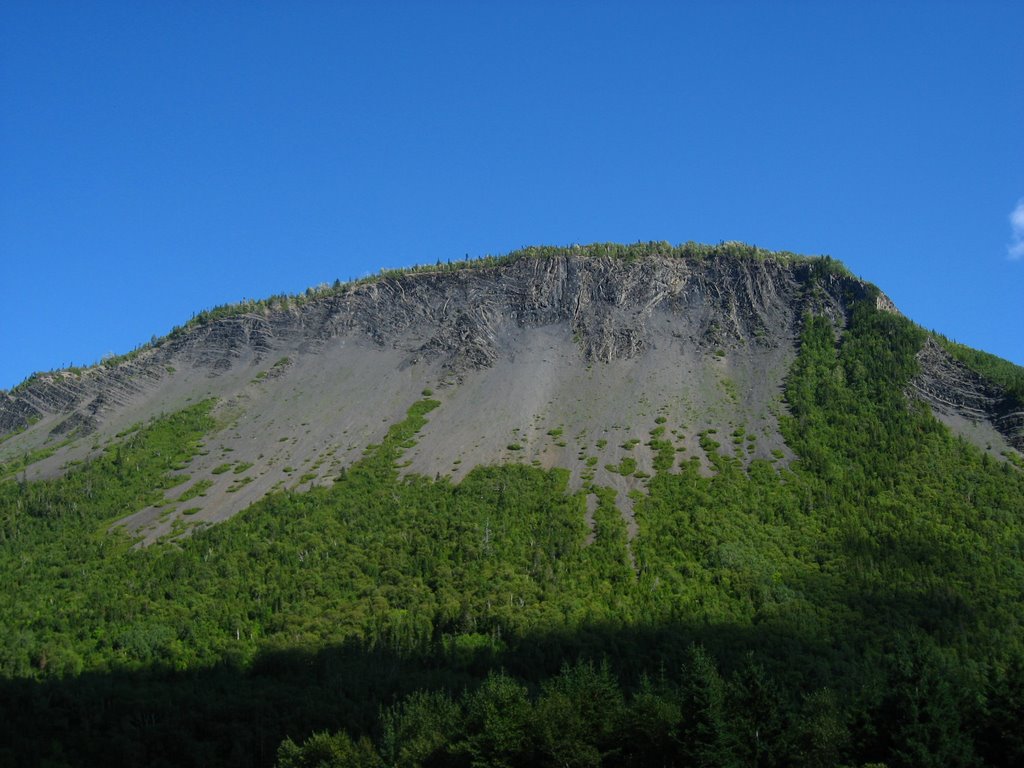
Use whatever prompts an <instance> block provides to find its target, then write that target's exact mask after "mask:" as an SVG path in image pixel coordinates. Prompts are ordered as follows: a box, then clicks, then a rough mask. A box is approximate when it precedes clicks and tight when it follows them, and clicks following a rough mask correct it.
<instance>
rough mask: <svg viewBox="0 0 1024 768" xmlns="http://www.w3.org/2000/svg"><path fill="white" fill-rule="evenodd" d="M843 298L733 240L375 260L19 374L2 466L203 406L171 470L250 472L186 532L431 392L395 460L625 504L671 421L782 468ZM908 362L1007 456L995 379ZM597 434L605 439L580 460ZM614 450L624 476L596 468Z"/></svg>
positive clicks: (81, 451)
mask: <svg viewBox="0 0 1024 768" xmlns="http://www.w3.org/2000/svg"><path fill="white" fill-rule="evenodd" d="M863 300H868V301H870V302H872V303H873V304H874V306H876V307H877V308H879V309H882V310H884V311H891V312H895V311H896V310H895V307H894V306H893V305H892V303H891V302H890V301H889V299H888V298H887V297H886V296H885V295H884V294H882V293H881V292H880V291H878V289H876V288H875V287H874V286H871V285H870V284H868V283H865V282H863V281H861V280H858V279H856V278H855V277H853V276H852V275H851V274H850V273H849V272H848V271H847V270H846V269H845V268H844V267H843V266H842V265H841V264H839V263H838V262H834V261H831V260H829V259H811V258H805V257H799V256H794V255H792V254H784V253H783V254H780V253H772V252H766V251H762V250H760V249H756V248H752V247H748V246H743V245H740V244H735V243H730V244H724V245H721V246H717V247H708V246H697V245H693V244H690V245H687V246H681V247H675V248H673V247H671V246H668V245H667V244H657V243H652V244H647V245H638V246H614V245H592V246H586V247H578V246H577V247H572V248H565V249H557V248H530V249H526V250H524V251H521V252H518V253H515V254H512V255H510V256H508V257H503V258H499V259H483V260H480V261H478V262H473V263H459V264H456V265H443V266H442V265H437V266H436V267H435V268H417V269H414V270H408V271H405V272H401V271H391V272H388V271H385V272H383V273H382V274H381V275H380V276H379V277H376V278H371V279H368V280H363V281H360V282H358V283H356V284H354V285H344V286H337V287H335V288H330V289H329V288H321V289H319V290H311V291H309V292H307V294H306V295H304V296H300V297H286V296H281V297H274V298H272V299H269V300H266V301H261V302H250V303H246V304H241V305H235V306H229V307H220V308H217V309H215V310H213V311H209V312H202V313H200V314H199V315H198V316H197V317H196V318H194V319H193V320H192V321H191V322H190V323H189V324H188V325H187V326H185V327H184V328H180V329H176V330H175V331H174V332H173V333H172V334H171V335H170V336H168V337H166V338H164V339H161V340H159V341H156V342H154V343H153V344H152V345H149V346H147V347H145V348H143V349H141V350H138V351H137V352H136V353H133V354H131V355H128V356H125V357H124V358H122V359H116V358H115V359H113V360H111V361H108V362H107V363H105V364H103V365H100V366H97V367H94V368H91V369H85V370H78V369H75V370H68V371H58V372H54V373H50V374H40V375H36V376H33V377H32V378H31V379H29V380H28V381H27V382H26V383H24V384H22V385H21V386H19V387H18V388H16V389H15V391H14V392H12V393H10V394H6V395H3V396H2V398H3V399H2V400H0V430H2V431H3V434H11V433H15V432H18V431H19V430H21V431H20V433H18V434H15V435H13V436H12V438H11V439H10V440H9V442H8V444H7V445H3V446H0V456H7V457H14V456H17V455H18V454H19V453H20V454H24V453H26V452H27V453H30V454H34V455H42V454H47V456H46V457H45V458H43V459H42V460H40V461H37V462H35V463H33V464H32V465H31V467H29V468H27V469H26V477H28V478H33V479H34V478H43V477H52V476H55V475H56V474H58V473H59V472H60V471H61V467H63V466H66V465H67V464H68V462H77V461H82V460H85V459H87V458H88V457H90V456H93V455H96V453H97V451H99V450H100V449H101V446H102V445H103V444H104V443H105V442H106V441H107V440H109V439H110V438H112V437H113V436H114V435H116V434H117V433H119V432H122V431H123V430H125V429H127V428H129V427H130V426H131V425H133V424H135V423H137V422H140V421H145V420H147V419H149V418H152V417H153V416H154V415H157V414H159V413H166V412H171V411H175V410H178V409H180V408H183V407H185V406H186V405H187V404H188V403H190V402H195V401H198V400H201V399H205V398H216V399H217V402H218V405H217V407H216V409H215V411H214V413H215V415H216V416H218V418H220V419H221V420H222V421H224V422H225V423H229V428H228V429H225V430H223V431H222V432H220V433H219V434H218V436H217V449H216V450H213V451H210V452H209V453H208V454H207V455H205V456H201V457H197V458H196V459H195V460H194V461H193V463H192V465H191V467H190V472H191V473H193V474H194V473H199V474H208V473H210V472H212V471H213V470H214V469H215V468H216V467H217V466H220V465H222V464H223V461H224V460H225V459H226V458H231V459H232V460H233V461H234V462H235V465H234V466H238V465H239V464H241V463H244V464H246V465H248V467H249V469H247V470H246V472H245V479H246V480H249V481H251V482H250V483H247V484H246V485H245V487H241V488H239V487H238V484H237V480H238V478H237V477H236V476H235V475H233V474H228V473H224V474H223V475H222V476H219V477H218V476H216V475H212V476H211V477H212V480H213V485H212V486H211V487H210V488H209V489H208V490H207V491H206V492H205V493H204V496H203V497H202V498H201V499H199V500H198V501H193V502H191V503H190V508H192V509H193V510H194V508H195V507H196V506H198V508H199V510H198V512H196V511H193V512H192V514H191V515H190V519H189V520H188V523H189V525H190V526H194V525H198V524H201V523H203V522H209V521H216V520H222V519H225V518H226V517H228V516H230V515H232V514H234V513H236V512H238V511H239V510H241V509H244V508H245V507H246V506H248V505H249V504H251V503H253V502H254V501H255V500H257V499H259V498H260V497H262V496H263V495H265V494H266V493H267V492H269V491H270V490H277V489H279V488H282V487H302V486H303V485H306V486H308V485H309V484H330V483H331V482H332V478H333V477H334V476H335V475H336V474H337V472H338V470H339V469H340V468H342V467H344V466H346V465H348V464H350V463H352V462H353V461H354V460H355V459H356V458H358V457H359V456H360V455H361V454H362V451H363V449H364V448H365V446H366V445H367V444H371V443H376V442H378V441H379V440H380V439H381V438H382V437H383V435H384V433H385V431H386V429H387V425H388V424H390V423H394V422H395V421H398V420H400V419H401V417H402V415H403V414H404V413H405V411H406V409H407V408H408V407H409V406H410V405H411V404H412V403H413V402H414V401H415V400H416V399H417V398H418V397H419V396H420V393H421V392H422V391H424V390H425V389H430V390H432V391H434V390H436V391H437V392H438V393H443V394H444V402H445V408H444V409H443V410H442V411H440V412H439V413H437V414H435V416H434V417H433V418H432V419H431V422H430V424H429V425H428V426H427V427H426V428H425V429H424V431H423V432H422V433H421V435H420V436H419V441H418V445H417V446H416V448H415V449H414V450H412V451H411V452H410V453H409V454H408V456H407V460H406V466H405V467H404V469H405V471H408V472H415V473H419V474H424V475H427V476H431V477H434V476H438V475H447V476H450V477H452V478H453V479H455V480H458V479H460V478H462V477H464V476H465V474H466V473H467V472H468V471H469V470H471V469H472V468H473V467H474V466H477V465H480V464H490V463H499V462H505V461H516V462H524V463H533V464H535V465H538V466H542V467H544V468H551V467H555V466H560V467H566V468H568V469H569V470H570V471H571V472H572V486H573V487H574V488H579V487H580V485H581V483H583V482H595V483H597V484H599V485H605V486H609V487H613V488H615V489H616V490H618V491H620V492H621V494H620V504H623V505H624V506H626V507H629V506H630V502H629V492H630V491H633V490H636V489H638V488H639V487H640V485H641V483H640V480H639V479H637V478H636V477H635V475H636V473H637V472H639V473H640V479H642V478H643V475H644V474H650V473H651V472H653V469H654V467H653V462H654V458H655V455H654V453H653V452H652V451H650V450H648V449H647V448H646V447H645V446H644V445H642V444H643V443H646V441H647V432H648V430H649V429H650V428H651V424H650V422H652V421H654V420H655V419H656V418H659V417H661V418H664V419H666V420H669V421H671V422H672V423H673V424H686V425H687V427H688V429H687V433H688V434H685V435H679V436H678V437H677V438H676V439H675V440H674V443H675V447H676V448H678V449H680V450H681V451H682V450H686V451H688V452H689V453H688V455H690V456H697V457H698V458H699V460H700V461H701V465H702V467H703V468H704V469H705V470H708V469H710V464H709V462H708V460H707V458H706V456H704V455H703V454H702V452H701V450H700V447H699V435H700V434H701V433H703V432H705V431H706V430H708V429H716V430H719V431H732V430H733V429H735V428H736V427H738V426H742V427H743V428H744V429H745V430H746V432H747V433H748V434H749V435H752V436H756V437H757V440H756V442H755V441H752V442H751V443H750V445H749V452H748V453H745V455H744V460H745V461H749V460H752V459H757V458H761V459H772V458H773V456H775V455H777V454H783V456H784V457H785V458H784V459H783V460H788V459H789V458H790V457H791V453H790V451H789V450H788V449H787V447H786V445H785V441H784V440H783V439H782V436H781V434H780V432H779V429H778V416H779V415H780V414H781V413H783V412H784V411H785V405H784V403H783V398H782V389H783V381H784V378H785V375H786V373H787V371H788V369H789V366H790V365H791V364H792V362H793V359H794V357H795V354H796V344H797V339H798V337H799V334H800V331H801V328H802V327H803V321H804V318H805V317H806V316H807V315H808V314H814V315H820V316H823V317H827V318H828V319H829V321H830V322H831V323H832V324H833V326H834V327H835V328H836V331H837V333H838V332H840V331H841V330H842V329H843V328H844V327H845V325H846V324H847V322H848V321H849V315H850V307H851V305H852V304H853V303H855V302H857V301H863ZM918 360H919V363H920V364H921V372H920V373H919V375H918V376H917V377H915V378H914V379H913V381H912V382H911V387H910V388H909V390H908V392H909V393H910V394H911V395H912V396H914V397H917V398H920V399H923V400H924V401H925V402H927V403H928V404H929V405H930V406H932V407H933V409H934V411H935V413H936V415H937V416H939V418H941V419H943V420H944V421H946V422H947V423H948V424H949V425H950V426H952V427H953V428H954V429H956V430H957V431H959V432H961V433H962V434H964V435H965V436H968V437H970V438H971V439H972V440H974V441H975V442H977V443H979V444H982V443H983V444H984V445H986V446H988V450H990V451H992V452H994V453H995V454H1000V453H1002V452H1004V451H1006V450H1008V449H1010V447H1011V446H1012V447H1014V448H1016V449H1017V450H1018V451H1019V450H1022V449H1024V413H1022V412H1021V409H1020V408H1019V407H1017V406H1016V404H1015V401H1013V399H1012V398H1010V397H1008V396H1007V393H1006V392H1005V391H1004V390H1003V389H1002V388H1001V387H1000V386H999V385H998V384H996V383H994V382H991V381H988V380H986V379H985V378H984V377H983V376H981V375H980V374H977V373H975V372H973V371H971V370H970V369H969V368H968V367H967V366H965V365H964V364H963V363H961V362H959V361H958V360H956V359H955V358H954V357H953V356H952V355H951V354H949V353H948V352H947V351H945V350H944V349H943V348H942V347H941V346H939V345H938V344H937V343H935V342H934V341H930V342H929V343H928V344H927V345H926V346H925V347H924V348H923V349H922V350H921V352H920V353H919V355H918ZM595 440H602V441H603V442H604V443H606V444H607V445H605V446H604V447H603V448H602V449H601V450H600V451H599V452H594V451H593V450H592V447H593V446H592V445H591V444H592V443H594V441H595ZM623 446H627V447H626V448H623ZM228 454H230V456H229V455H228ZM594 457H596V458H597V462H596V463H595V462H593V461H592V459H593V458H594ZM623 460H627V461H628V462H629V465H630V466H632V465H634V464H635V466H636V470H635V471H634V472H632V473H619V472H613V471H609V470H608V469H606V467H608V466H613V467H615V466H621V463H622V461H623ZM172 508H173V507H172ZM127 511H128V510H126V512H127ZM132 511H133V512H135V513H136V514H134V515H132V516H131V517H129V518H127V519H126V521H125V525H126V526H127V528H128V530H129V531H132V532H135V533H139V534H141V535H143V536H145V537H146V540H147V541H149V540H153V539H155V538H158V537H159V536H161V535H165V534H167V533H168V532H169V531H170V530H171V529H172V527H174V526H175V521H176V520H177V519H178V518H177V516H176V515H174V514H168V512H169V509H168V508H167V507H166V506H161V507H159V508H150V509H145V510H141V511H137V510H132ZM631 525H632V524H631Z"/></svg>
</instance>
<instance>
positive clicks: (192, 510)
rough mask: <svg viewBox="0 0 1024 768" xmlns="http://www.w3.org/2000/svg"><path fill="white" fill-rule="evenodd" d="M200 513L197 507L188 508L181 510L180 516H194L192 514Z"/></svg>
mask: <svg viewBox="0 0 1024 768" xmlns="http://www.w3.org/2000/svg"><path fill="white" fill-rule="evenodd" d="M200 511H202V510H201V509H200V508H199V507H189V508H188V509H183V510H181V514H183V515H194V514H196V513H197V512H200Z"/></svg>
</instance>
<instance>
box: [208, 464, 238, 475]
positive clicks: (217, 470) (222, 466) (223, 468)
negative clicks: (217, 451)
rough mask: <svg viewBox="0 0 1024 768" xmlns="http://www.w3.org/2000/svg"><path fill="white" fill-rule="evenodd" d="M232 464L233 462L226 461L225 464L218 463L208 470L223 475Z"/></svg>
mask: <svg viewBox="0 0 1024 768" xmlns="http://www.w3.org/2000/svg"><path fill="white" fill-rule="evenodd" d="M233 466H234V463H233V462H228V463H227V464H220V465H218V466H216V467H214V468H213V469H211V470H210V472H211V473H212V474H214V475H223V474H224V473H225V472H227V471H228V470H230V469H231V467H233Z"/></svg>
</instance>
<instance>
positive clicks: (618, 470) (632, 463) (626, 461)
mask: <svg viewBox="0 0 1024 768" xmlns="http://www.w3.org/2000/svg"><path fill="white" fill-rule="evenodd" d="M604 468H605V469H607V470H608V471H609V472H612V473H614V474H617V475H622V476H623V477H626V476H628V475H632V474H633V473H634V472H636V459H634V458H633V457H632V456H624V457H623V458H622V460H621V461H620V462H619V463H618V464H605V465H604Z"/></svg>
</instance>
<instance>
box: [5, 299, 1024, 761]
mask: <svg viewBox="0 0 1024 768" xmlns="http://www.w3.org/2000/svg"><path fill="white" fill-rule="evenodd" d="M803 325H804V327H803V331H802V335H801V338H800V346H799V351H798V355H797V358H796V362H795V363H794V365H793V367H792V369H791V371H790V373H789V375H788V377H787V380H786V390H785V397H786V401H787V405H788V415H787V416H785V417H783V421H782V428H783V432H784V436H785V438H786V441H787V444H788V445H789V447H790V448H791V449H792V450H793V451H794V453H795V454H796V455H797V456H798V457H799V458H798V460H796V461H795V462H793V463H791V464H790V465H789V466H788V467H785V468H783V467H782V466H781V465H778V464H775V463H770V462H767V461H759V460H756V461H753V462H751V463H750V464H746V463H744V462H743V461H741V460H740V459H738V458H737V457H736V456H735V451H733V450H732V445H730V444H729V443H728V441H729V438H728V437H727V436H724V435H715V434H706V435H704V436H703V440H702V445H703V446H704V449H705V451H707V453H708V455H709V457H710V458H711V460H712V462H713V465H714V469H715V472H714V474H713V476H710V477H707V476H704V475H703V474H702V473H701V472H699V471H698V462H697V460H696V459H695V458H693V457H687V456H686V455H685V454H679V453H674V452H673V451H662V450H661V449H662V448H663V447H664V446H663V445H662V444H661V443H660V442H659V435H660V434H661V432H660V431H659V430H660V429H662V428H663V427H662V425H660V424H654V423H652V424H651V425H650V428H651V433H652V434H651V443H650V447H651V449H652V450H654V451H656V452H658V462H657V463H656V466H657V468H658V471H657V472H656V474H655V475H654V476H653V477H651V478H650V479H649V481H648V486H647V490H646V493H644V494H640V495H638V496H637V497H636V498H635V499H634V510H635V513H636V519H637V524H638V527H639V533H638V535H637V536H636V538H635V539H633V540H632V541H628V540H627V530H626V525H625V523H624V522H623V520H622V517H621V515H620V513H619V511H618V509H617V507H616V499H615V493H614V491H612V490H610V489H607V488H601V487H585V488H583V489H582V490H580V491H578V492H572V491H570V490H569V484H568V474H567V473H566V472H565V471H561V470H551V471H542V470H540V469H537V468H534V467H531V466H524V465H518V464H511V465H504V466H492V467H478V468H476V469H475V470H473V471H472V472H471V473H470V474H469V475H468V476H467V477H466V478H465V479H464V480H462V481H461V482H459V483H457V484H455V483H452V482H450V481H448V480H445V479H444V478H439V479H428V478H423V477H406V478H401V477H400V476H399V473H398V471H397V469H396V464H397V463H398V461H399V459H400V458H401V456H402V453H403V451H404V450H406V449H408V448H409V447H411V446H412V445H414V442H415V440H416V435H417V432H418V430H419V429H420V428H421V427H422V426H423V424H425V423H426V420H427V419H429V418H430V414H431V412H432V411H434V410H435V409H438V408H444V407H445V403H444V401H443V395H439V396H436V397H438V399H433V396H432V397H424V398H423V399H422V400H420V401H418V402H417V403H416V404H415V405H414V406H413V407H412V408H411V409H410V410H409V412H408V414H407V416H406V418H405V419H404V420H403V421H401V422H399V423H396V424H394V425H392V426H391V428H390V430H389V432H388V435H387V437H386V438H385V439H384V440H383V441H382V442H381V443H380V444H378V445H373V446H369V447H368V448H367V449H366V451H365V453H364V455H363V457H362V459H361V460H360V461H358V462H356V463H355V464H353V465H351V466H350V467H348V468H347V469H346V470H345V471H344V473H343V474H342V475H341V476H340V477H339V478H338V479H337V482H335V484H334V485H333V486H332V487H330V488H313V489H311V490H309V491H307V492H302V493H298V492H288V491H281V492H276V493H273V494H271V495H269V496H267V497H266V498H264V499H263V500H262V501H260V502H259V503H257V504H255V505H254V506H252V507H250V508H249V509H247V510H246V511H245V512H243V513H241V514H239V515H237V516H236V517H234V518H232V519H231V520H229V521H227V522H225V523H221V524H218V525H216V526H213V527H209V528H205V529H202V530H197V531H196V532H195V533H194V534H193V535H191V536H189V537H185V538H180V539H177V540H175V541H167V542H164V543H160V544H157V545H154V546H150V547H147V548H135V547H133V542H132V541H130V540H129V539H128V538H127V537H126V536H125V535H124V534H122V533H118V532H117V531H116V530H114V531H112V530H111V526H112V524H113V523H114V522H115V521H116V520H117V519H118V518H120V517H122V516H124V515H125V514H128V513H130V512H132V511H135V510H137V509H140V508H142V507H144V506H146V505H147V504H151V503H153V502H154V501H156V500H158V499H159V498H161V496H162V493H163V491H164V490H165V489H166V488H168V487H169V486H171V485H173V484H176V483H180V482H182V475H181V474H180V472H181V471H185V472H187V469H188V465H189V461H190V458H191V457H192V456H193V455H195V454H196V452H198V451H199V450H201V449H202V446H203V442H204V439H206V437H207V436H208V435H210V434H212V433H213V432H214V430H216V428H217V424H216V422H215V421H214V419H213V418H212V417H211V407H212V403H210V402H204V403H200V404H197V405H195V406H193V407H191V408H189V409H187V410H184V411H181V412H179V413H175V414H171V415H169V416H166V417H163V418H161V419H159V420H155V421H153V422H151V423H149V424H147V425H143V426H142V427H141V428H140V429H138V430H136V431H133V432H131V433H130V434H127V435H124V436H123V437H122V438H121V439H120V441H119V442H117V443H116V444H113V445H111V446H110V447H109V448H107V449H106V450H105V452H104V453H103V455H102V456H101V457H99V458H98V459H95V460H93V461H91V462H89V463H85V464H82V465H80V466H77V467H74V468H73V469H72V470H71V471H69V472H68V473H67V474H66V475H65V476H64V477H62V478H60V479H56V480H51V481H39V482H26V481H25V480H24V477H23V475H22V474H21V473H19V472H18V467H10V468H5V469H4V470H3V471H0V477H6V479H5V480H3V481H0V578H2V580H3V583H4V585H5V594H6V597H5V599H4V600H3V601H0V764H4V765H45V766H52V767H57V766H80V765H102V766H135V765H147V766H210V765H218V766H221V765H223V766H268V767H269V766H279V767H280V768H295V767H299V766H302V767H306V766H309V767H311V768H312V767H314V766H350V765H351V766H435V765H456V766H492V765H493V766H545V765H550V766H597V765H607V766H630V765H636V766H639V765H644V766H650V765H654V766H658V765H661V766H842V765H845V766H878V765H885V766H889V767H890V768H909V767H911V766H915V767H922V766H936V767H938V766H943V767H944V768H945V767H947V766H1017V765H1022V764H1024V731H1022V729H1021V727H1020V726H1021V724H1022V723H1024V471H1022V469H1021V468H1020V467H1018V466H1016V465H1014V464H1012V463H1009V462H1002V461H1000V460H997V459H993V458H991V457H989V456H988V455H987V454H985V453H983V452H982V451H980V450H978V449H977V448H975V447H973V446H972V445H970V444H968V443H967V442H965V441H963V440H962V439H959V438H957V437H955V436H953V435H952V434H951V433H950V432H949V431H948V430H947V429H946V428H945V427H944V426H942V425H941V424H940V423H939V422H938V421H936V420H935V419H934V418H933V416H932V415H931V414H930V412H928V410H927V408H926V407H924V406H923V405H919V404H913V403H911V401H909V400H908V398H907V397H906V395H905V389H906V386H907V383H908V381H909V380H910V378H911V377H912V376H913V375H914V373H915V371H916V364H915V353H916V352H917V351H918V350H919V349H920V347H921V345H922V344H923V343H924V341H925V338H926V335H925V333H924V332H923V331H922V330H920V329H919V328H917V327H916V326H914V325H913V324H912V323H911V322H909V321H908V320H906V319H905V318H903V317H900V316H898V315H894V314H889V313H885V312H880V311H877V310H876V309H875V308H874V306H873V304H869V303H868V302H864V303H862V304H858V305H857V306H855V307H854V309H853V311H852V314H851V316H850V319H849V323H848V326H847V327H846V328H843V329H839V330H840V331H841V332H840V333H838V334H837V332H836V331H837V329H835V328H834V327H833V325H832V324H831V322H830V321H828V320H827V319H825V318H820V317H813V316H808V317H806V318H805V319H804V324H803ZM961 357H962V358H963V359H965V361H967V362H970V361H971V360H970V359H969V356H968V355H967V353H963V352H962V353H961ZM987 362H988V364H990V365H991V362H990V361H987V358H980V357H979V358H978V360H977V361H976V364H977V365H984V364H986V363H987ZM1000 375H1002V376H1003V377H1004V378H1007V377H1010V376H1011V375H1016V374H1012V372H1009V371H1002V372H1001V374H1000ZM665 426H668V427H679V428H682V427H683V425H671V424H669V425H665ZM719 441H721V442H722V443H725V445H721V444H719ZM589 494H594V495H595V496H596V498H597V500H598V504H597V507H596V512H595V513H594V533H595V534H596V535H595V536H594V537H593V540H592V541H590V540H589V537H590V534H591V529H590V527H588V525H587V523H586V521H585V515H584V512H585V509H586V497H587V495H589Z"/></svg>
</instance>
